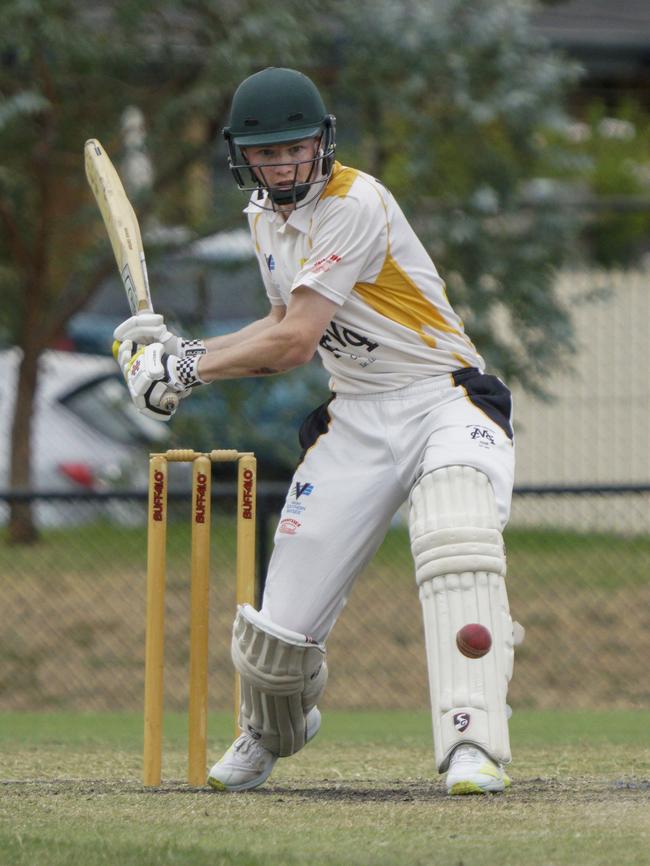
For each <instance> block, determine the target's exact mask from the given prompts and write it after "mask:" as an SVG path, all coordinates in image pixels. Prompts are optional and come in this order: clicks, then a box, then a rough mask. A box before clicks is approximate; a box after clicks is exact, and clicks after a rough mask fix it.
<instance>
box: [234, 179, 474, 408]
mask: <svg viewBox="0 0 650 866" xmlns="http://www.w3.org/2000/svg"><path fill="white" fill-rule="evenodd" d="M245 213H246V214H247V215H248V220H249V225H250V229H251V234H252V237H253V241H254V244H255V249H256V252H257V256H258V260H259V265H260V270H261V273H262V279H263V281H264V285H265V287H266V292H267V294H268V297H269V300H270V302H271V304H274V305H279V304H283V305H285V306H287V305H288V304H289V300H290V297H291V292H292V291H293V290H294V289H296V288H297V287H298V286H307V287H309V288H310V289H312V290H313V291H315V292H318V293H319V294H321V295H324V296H325V297H326V298H329V299H330V300H331V301H334V302H335V303H336V304H338V305H339V308H338V311H337V313H336V315H335V316H334V318H333V319H332V321H331V323H330V325H329V326H328V327H327V329H326V331H325V333H324V334H323V337H322V339H321V341H320V345H319V347H318V352H319V354H320V356H321V359H322V362H323V364H324V366H325V369H326V370H327V371H328V372H329V374H330V377H331V378H330V388H331V389H332V391H336V392H337V393H342V394H343V393H348V394H350V393H352V394H358V393H372V392H377V391H390V390H393V389H395V388H401V387H403V386H405V385H408V384H410V383H411V382H413V381H415V380H417V379H425V378H428V377H430V376H435V375H437V374H440V373H447V372H450V371H452V370H457V369H458V368H460V367H478V368H479V369H480V370H483V369H484V366H485V365H484V363H483V359H482V358H481V356H480V355H479V354H478V352H477V351H476V349H475V347H474V345H473V344H472V342H471V341H470V340H469V338H468V337H467V336H466V334H465V332H464V330H463V323H462V321H461V320H460V318H459V317H458V316H457V315H456V313H455V312H454V310H453V309H452V307H451V305H450V303H449V301H448V299H447V295H446V293H445V284H444V282H443V281H442V280H441V278H440V277H439V276H438V272H437V271H436V268H435V265H434V264H433V262H432V261H431V258H430V257H429V255H428V253H427V252H426V250H425V249H424V247H423V246H422V243H421V242H420V240H419V239H418V237H417V235H416V234H415V232H414V231H413V229H412V228H411V226H410V225H409V223H408V222H407V220H406V217H405V216H404V214H403V213H402V211H401V209H400V207H399V205H398V204H397V202H396V201H395V199H394V198H393V196H392V195H391V193H390V192H389V191H388V190H387V189H386V188H385V187H384V186H382V184H381V183H379V181H377V180H375V178H373V177H371V176H370V175H367V174H364V172H361V171H358V170H357V169H354V168H348V167H346V166H343V165H341V164H340V163H339V162H337V163H335V166H334V171H333V173H332V177H331V178H330V180H329V182H328V183H327V185H326V186H325V188H324V190H323V192H322V194H321V195H320V197H319V198H318V199H316V200H314V201H313V202H311V203H309V204H307V205H305V206H304V207H301V208H298V210H295V211H293V212H292V213H291V214H290V216H289V218H288V219H287V220H286V222H285V220H284V219H283V218H282V216H281V215H280V214H278V213H275V212H274V211H273V210H272V209H271V208H270V207H269V206H268V202H267V200H266V197H264V198H262V199H258V198H257V193H254V194H253V196H252V198H251V201H250V203H249V205H248V207H247V208H246V209H245Z"/></svg>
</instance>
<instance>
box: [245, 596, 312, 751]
mask: <svg viewBox="0 0 650 866" xmlns="http://www.w3.org/2000/svg"><path fill="white" fill-rule="evenodd" d="M231 651H232V660H233V663H234V665H235V668H236V669H237V671H238V672H239V675H240V677H241V707H240V713H239V724H240V727H241V729H242V730H243V731H246V732H247V733H249V734H251V735H252V736H253V737H254V738H255V739H256V740H259V742H260V743H261V744H262V745H263V746H264V747H265V748H266V749H268V750H269V751H270V752H272V753H273V754H274V755H278V756H279V757H286V756H287V755H293V754H295V752H298V751H299V750H300V749H302V747H303V746H304V745H305V735H306V723H305V717H306V715H307V713H309V711H310V710H311V709H312V708H313V707H315V706H316V703H317V701H318V699H319V697H320V696H321V694H322V692H323V689H324V688H325V685H326V683H327V665H326V664H325V647H324V646H323V645H322V644H318V643H314V642H313V641H311V640H310V639H308V638H307V637H306V636H305V635H304V634H299V633H298V632H293V631H290V630H289V629H285V628H282V627H281V626H278V625H276V624H275V623H273V622H271V620H269V619H267V618H266V617H264V616H262V614H260V613H258V612H257V611H256V610H254V609H253V608H252V607H251V606H250V605H247V604H245V605H241V606H240V607H239V608H238V610H237V616H236V618H235V622H234V625H233V636H232V646H231Z"/></svg>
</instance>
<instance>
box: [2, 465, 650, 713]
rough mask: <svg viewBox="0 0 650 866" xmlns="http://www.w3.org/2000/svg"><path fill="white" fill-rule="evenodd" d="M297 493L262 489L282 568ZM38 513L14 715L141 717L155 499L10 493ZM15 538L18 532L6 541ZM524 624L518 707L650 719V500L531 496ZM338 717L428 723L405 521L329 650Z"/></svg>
mask: <svg viewBox="0 0 650 866" xmlns="http://www.w3.org/2000/svg"><path fill="white" fill-rule="evenodd" d="M284 494H285V486H284V485H283V484H260V486H259V490H258V529H257V561H258V575H259V579H260V581H261V580H262V578H263V574H264V565H265V563H266V561H267V560H268V556H269V553H270V548H271V545H272V536H273V532H274V528H275V523H276V519H277V515H278V513H279V510H280V508H281V505H282V502H283V499H284ZM234 501H235V488H234V485H232V484H227V483H222V484H220V483H218V482H217V483H216V484H215V486H214V490H213V533H212V537H213V544H212V567H211V578H212V586H211V604H210V628H211V650H210V653H211V657H210V701H211V706H212V707H213V708H215V709H217V708H219V709H227V708H229V707H230V706H231V703H232V668H231V664H230V659H229V651H228V647H229V634H230V628H231V623H232V618H233V613H234V607H235V598H234V563H235V546H236V545H235V513H234ZM14 502H17V503H22V504H23V505H25V504H29V505H30V506H31V507H32V509H33V513H34V516H35V518H36V521H37V523H38V525H39V527H40V537H39V540H38V541H37V542H36V543H35V544H31V545H12V544H9V543H8V542H7V538H6V531H5V535H4V536H3V539H2V541H1V542H0V610H1V611H2V624H3V625H2V629H1V630H0V710H3V711H9V710H43V709H48V710H52V709H57V708H59V709H82V710H119V709H138V708H140V707H141V705H142V693H143V657H144V630H145V574H146V539H145V537H146V511H147V509H146V493H140V492H121V493H87V494H82V495H75V496H72V495H69V494H65V495H62V494H51V495H46V494H39V495H33V494H0V519H2V520H3V522H5V523H6V520H7V516H8V511H9V507H10V504H11V503H14ZM189 509H190V494H189V491H188V492H183V493H179V492H171V493H170V497H169V528H168V580H167V602H166V616H167V621H166V629H167V634H166V702H167V704H166V705H167V707H168V708H169V709H182V708H184V707H185V704H186V699H187V679H188V673H187V664H188V653H189V642H188V634H187V631H188V609H189V591H188V578H189V561H190V560H189ZM3 531H4V530H3ZM505 537H506V545H507V550H508V589H509V596H510V603H511V609H512V613H513V617H514V618H515V619H517V620H519V621H520V622H521V623H522V624H523V625H524V627H525V628H526V633H527V634H526V640H525V641H524V643H523V644H522V645H521V646H520V647H519V648H518V650H517V655H516V664H515V677H514V679H513V682H512V686H511V690H510V701H511V703H512V705H513V706H514V707H515V708H516V707H557V708H608V707H620V708H623V707H625V708H633V707H639V706H647V704H648V701H649V700H650V680H649V679H648V677H647V658H648V656H649V653H650V485H625V486H607V487H564V488H560V487H553V488H550V487H543V488H540V487H535V488H532V487H528V488H521V489H519V490H517V491H516V493H515V497H514V501H513V513H512V519H511V522H510V524H509V527H508V529H507V531H506V534H505ZM328 654H329V663H330V670H331V677H330V683H329V686H328V690H327V695H326V698H325V702H324V703H325V704H326V705H327V706H330V707H340V708H348V709H353V708H397V707H400V708H413V709H416V708H425V707H426V706H427V703H428V695H427V685H426V665H425V657H424V644H423V636H422V626H421V620H420V609H419V602H418V598H417V592H416V588H415V582H414V579H413V566H412V562H411V555H410V548H409V541H408V529H407V526H406V515H405V514H404V513H400V514H398V515H396V518H395V521H394V524H393V526H392V528H391V529H390V531H389V532H388V535H387V537H386V540H385V542H384V544H383V545H382V547H381V549H380V550H379V552H378V554H377V555H376V557H375V559H374V560H373V562H372V563H371V565H370V566H369V567H368V568H367V569H366V571H365V572H364V573H363V574H362V575H360V576H359V578H358V580H357V583H356V586H355V589H354V592H353V593H352V596H351V598H350V601H349V604H348V606H347V607H346V609H345V611H344V613H343V615H342V616H341V618H340V620H339V622H338V623H337V626H336V628H335V629H334V631H333V633H332V635H331V637H330V640H329V642H328Z"/></svg>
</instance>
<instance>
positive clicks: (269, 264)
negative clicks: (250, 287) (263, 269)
mask: <svg viewBox="0 0 650 866" xmlns="http://www.w3.org/2000/svg"><path fill="white" fill-rule="evenodd" d="M264 258H265V259H266V266H267V268H268V269H269V271H271V272H273V271H274V270H275V259H274V258H273V254H272V253H270V254H269V255H268V256H267V255H265V256H264Z"/></svg>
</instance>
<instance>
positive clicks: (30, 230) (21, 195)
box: [0, 0, 313, 345]
mask: <svg viewBox="0 0 650 866" xmlns="http://www.w3.org/2000/svg"><path fill="white" fill-rule="evenodd" d="M298 12H299V13H300V14H299V16H298V15H297V13H298ZM312 12H313V4H310V3H307V4H305V3H298V2H297V0H296V2H292V0H285V2H283V3H282V4H281V5H279V6H276V7H273V6H272V7H267V4H264V3H262V2H261V0H245V2H238V3H233V2H222V3H219V4H214V3H210V2H207V0H192V2H184V3H180V2H166V3H164V4H152V3H141V2H136V0H118V2H115V3H112V4H108V5H107V4H100V5H96V4H95V5H91V6H90V7H88V6H86V5H84V4H81V5H80V4H78V3H75V2H74V0H47V2H45V0H7V2H4V3H3V27H2V32H1V33H0V152H1V153H2V158H1V161H0V224H2V229H3V230H2V232H0V292H1V293H2V297H3V299H4V300H5V301H6V303H4V304H3V306H2V319H1V320H0V327H2V329H3V330H4V331H5V334H6V336H7V337H8V338H9V339H11V340H12V341H13V342H16V343H18V344H21V345H23V344H24V343H25V329H26V328H29V329H30V330H31V332H32V333H34V331H35V332H36V336H37V340H36V342H37V343H38V344H42V343H47V342H49V341H50V340H51V339H53V337H55V336H56V335H57V333H59V332H60V331H61V328H62V326H63V324H64V323H65V320H66V318H67V317H68V316H69V315H71V314H72V312H74V311H75V310H76V309H78V308H79V307H80V306H82V305H83V303H84V302H85V300H86V299H87V298H88V297H89V296H90V295H91V294H92V292H93V291H94V289H95V288H96V287H97V285H98V283H99V281H100V280H101V278H102V277H103V276H104V275H105V274H106V273H107V272H108V270H109V269H111V268H112V267H113V265H112V262H110V260H106V259H104V256H105V255H106V243H105V237H104V236H103V232H101V230H100V231H99V233H98V223H97V213H96V209H95V207H94V203H92V202H91V200H90V196H89V194H88V191H87V188H86V181H85V178H84V174H83V161H82V148H83V143H84V141H85V140H86V139H87V138H91V137H96V138H99V139H100V140H102V141H103V143H104V144H105V145H106V147H107V149H108V150H109V152H110V153H111V155H112V156H113V157H114V158H115V160H116V161H117V162H118V164H119V160H120V157H121V155H122V147H123V145H122V141H121V135H120V133H121V124H122V115H123V112H124V109H125V108H126V107H127V106H130V105H135V106H137V107H138V108H139V109H140V110H141V111H142V112H143V113H144V117H145V120H146V124H147V128H148V130H149V139H148V147H149V149H150V151H151V152H152V155H153V156H154V162H155V165H156V177H155V180H154V184H153V187H152V189H151V190H150V192H149V199H148V200H144V201H140V202H139V205H140V210H141V212H144V213H145V214H146V213H147V211H148V210H150V209H151V207H152V203H153V202H156V203H157V206H159V207H161V208H164V206H165V202H166V196H169V192H168V191H169V190H174V191H175V192H176V193H178V189H179V187H180V186H181V185H182V183H183V182H184V185H185V187H187V178H188V173H189V172H190V170H191V168H192V167H193V166H194V165H196V164H197V162H198V161H199V159H200V158H203V159H204V158H205V157H206V154H207V153H208V152H209V148H210V147H211V144H212V142H213V141H214V139H215V138H216V136H217V135H218V133H219V131H220V129H221V126H222V125H223V123H224V120H225V116H226V111H227V106H228V103H229V99H230V96H231V94H232V91H233V89H234V87H235V86H236V84H237V83H238V82H239V80H240V79H241V78H242V77H244V76H245V75H247V74H250V73H251V72H252V71H254V69H256V68H258V67H260V66H264V65H267V64H270V63H273V62H276V60H277V58H278V56H281V55H282V54H283V53H284V52H285V51H288V50H289V49H291V51H292V54H293V55H294V56H295V57H296V59H297V60H298V61H299V60H300V59H302V58H301V51H303V50H304V48H305V45H306V39H305V36H304V34H303V25H304V23H305V21H306V20H308V18H309V15H310V14H311V13H312ZM294 13H296V14H294ZM298 17H299V18H300V23H298ZM197 117H198V118H199V121H200V122H199V124H198V130H197V126H196V119H197ZM186 198H187V195H186ZM174 212H175V215H176V216H177V217H179V218H182V219H183V221H184V223H185V224H189V225H192V222H193V214H192V208H191V207H190V206H189V203H188V202H185V203H184V202H183V197H182V196H181V197H180V204H178V205H176V206H175V210H174ZM95 240H98V241H99V248H100V249H101V251H102V260H100V261H98V257H97V249H96V248H94V247H93V243H94V241H95Z"/></svg>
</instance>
